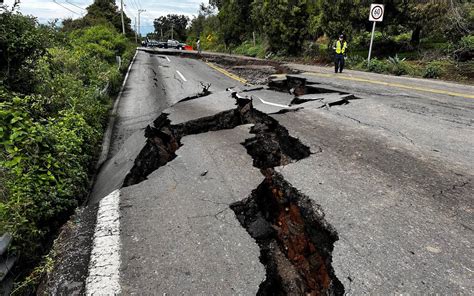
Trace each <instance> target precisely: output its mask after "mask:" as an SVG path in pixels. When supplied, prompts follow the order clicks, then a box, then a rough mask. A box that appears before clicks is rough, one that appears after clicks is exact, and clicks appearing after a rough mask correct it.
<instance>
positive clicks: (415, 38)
mask: <svg viewBox="0 0 474 296" xmlns="http://www.w3.org/2000/svg"><path fill="white" fill-rule="evenodd" d="M420 35H421V27H420V26H416V27H415V29H414V30H413V32H412V33H411V41H410V43H411V45H412V46H414V47H418V45H420Z"/></svg>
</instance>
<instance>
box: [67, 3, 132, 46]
mask: <svg viewBox="0 0 474 296" xmlns="http://www.w3.org/2000/svg"><path fill="white" fill-rule="evenodd" d="M123 19H124V25H125V34H126V35H127V36H130V37H131V36H134V32H133V30H132V27H131V20H130V18H129V17H128V16H127V15H126V14H125V13H124V14H123ZM105 23H111V24H112V25H113V26H114V27H115V29H116V30H117V31H118V32H120V33H121V32H122V17H121V13H120V10H119V8H118V7H117V5H115V1H114V0H95V1H94V3H92V4H91V5H90V6H89V7H87V14H86V15H85V16H84V17H83V18H79V19H75V20H72V19H65V20H64V21H63V28H64V30H65V31H72V30H76V29H82V28H86V27H90V26H95V25H100V24H105Z"/></svg>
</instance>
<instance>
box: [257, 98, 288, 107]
mask: <svg viewBox="0 0 474 296" xmlns="http://www.w3.org/2000/svg"><path fill="white" fill-rule="evenodd" d="M257 99H259V100H260V101H261V102H262V103H264V104H266V105H270V106H275V107H282V108H290V106H287V105H282V104H277V103H272V102H267V101H265V100H262V99H261V98H259V97H257Z"/></svg>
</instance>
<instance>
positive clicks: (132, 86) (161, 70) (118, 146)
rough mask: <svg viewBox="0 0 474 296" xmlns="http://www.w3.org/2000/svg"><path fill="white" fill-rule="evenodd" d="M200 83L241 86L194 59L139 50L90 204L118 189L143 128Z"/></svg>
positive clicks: (140, 144) (197, 90) (140, 141)
mask: <svg viewBox="0 0 474 296" xmlns="http://www.w3.org/2000/svg"><path fill="white" fill-rule="evenodd" d="M178 71H179V73H181V75H182V76H183V77H181V76H180V74H178ZM183 78H184V80H183ZM185 80H186V81H185ZM201 83H202V84H204V85H208V84H210V89H209V90H210V91H211V92H217V91H222V90H225V89H226V88H228V87H235V86H239V85H241V83H239V82H237V81H235V80H232V79H230V78H228V77H225V76H224V77H222V75H220V73H218V72H217V71H214V70H209V68H208V67H207V66H206V65H205V64H204V63H202V62H199V61H197V60H192V59H181V58H179V57H175V56H169V57H168V56H164V55H159V54H149V53H146V52H143V51H138V53H137V56H136V59H135V62H134V64H133V65H132V67H131V69H130V73H129V77H128V80H127V82H126V84H125V87H124V91H123V94H122V97H121V100H120V102H119V105H118V110H117V113H118V115H117V118H116V120H115V126H114V129H113V135H112V141H111V146H110V151H109V157H108V160H107V161H106V162H105V163H104V165H103V166H102V168H101V170H100V173H99V175H98V177H97V180H96V183H95V185H94V188H93V191H92V193H91V197H90V203H97V202H99V201H100V199H101V198H103V197H104V196H106V195H107V194H109V193H110V192H112V191H114V190H116V189H119V188H120V187H121V185H122V183H123V180H124V179H125V176H126V174H127V173H128V172H129V171H130V169H131V168H132V166H133V162H134V160H135V158H136V157H137V155H138V153H139V152H140V150H141V149H142V148H143V146H144V144H145V140H146V139H145V137H144V129H145V127H146V126H147V125H148V124H150V123H151V122H152V121H153V120H155V119H156V118H157V117H158V116H159V115H160V113H161V112H162V111H163V110H164V109H166V108H167V107H169V106H171V105H172V104H174V103H176V102H178V101H179V100H182V99H184V98H186V97H189V96H195V95H197V94H198V93H200V92H201V91H202V89H203V86H202V84H201Z"/></svg>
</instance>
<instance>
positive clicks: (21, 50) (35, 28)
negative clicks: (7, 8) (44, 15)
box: [0, 12, 53, 93]
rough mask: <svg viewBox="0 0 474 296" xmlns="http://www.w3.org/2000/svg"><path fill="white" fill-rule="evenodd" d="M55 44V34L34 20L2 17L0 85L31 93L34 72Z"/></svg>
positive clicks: (7, 14)
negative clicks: (38, 63)
mask: <svg viewBox="0 0 474 296" xmlns="http://www.w3.org/2000/svg"><path fill="white" fill-rule="evenodd" d="M52 41H53V32H52V31H51V28H49V27H47V26H41V25H39V24H38V22H37V20H36V19H35V18H33V17H29V16H23V15H21V14H15V13H11V12H4V13H2V14H0V82H1V84H3V85H4V86H6V87H7V88H9V89H11V90H14V91H19V92H22V93H29V92H31V91H32V87H33V80H34V79H33V69H34V67H35V65H36V63H37V61H38V59H39V57H41V56H43V55H44V54H45V53H46V49H47V47H48V46H50V45H51V43H52Z"/></svg>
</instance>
